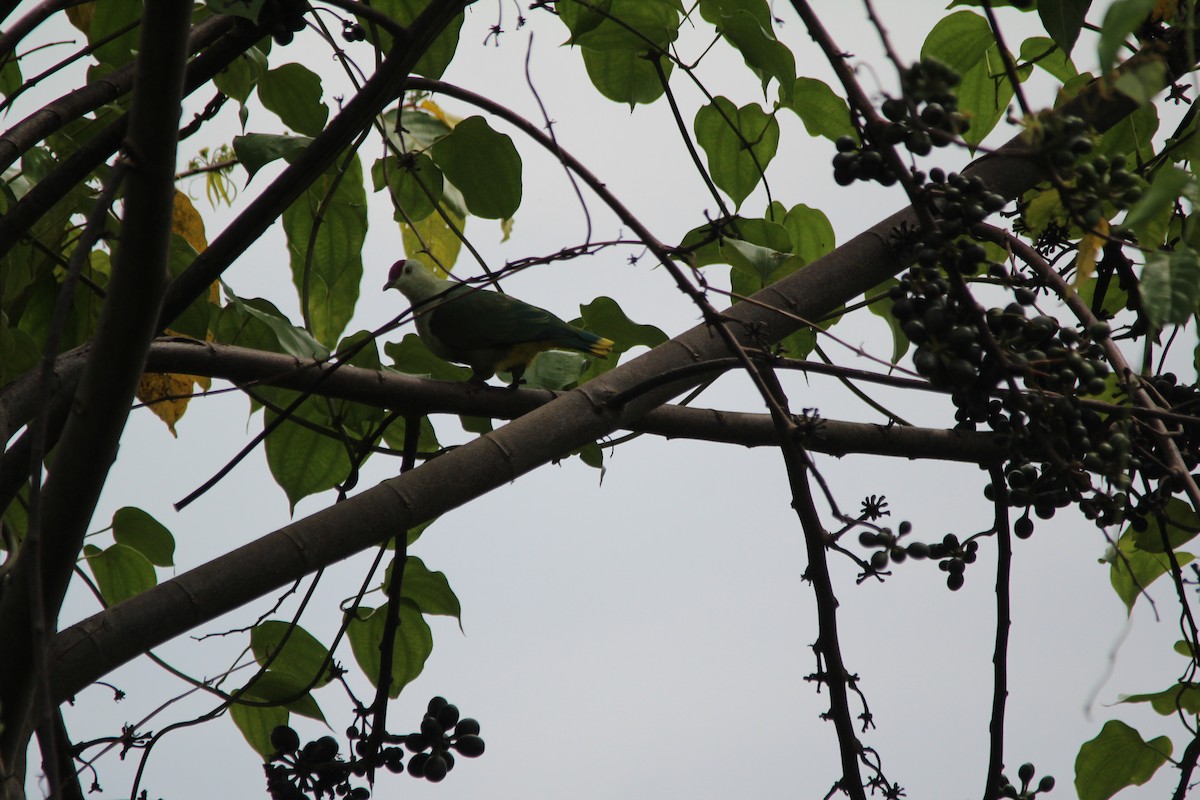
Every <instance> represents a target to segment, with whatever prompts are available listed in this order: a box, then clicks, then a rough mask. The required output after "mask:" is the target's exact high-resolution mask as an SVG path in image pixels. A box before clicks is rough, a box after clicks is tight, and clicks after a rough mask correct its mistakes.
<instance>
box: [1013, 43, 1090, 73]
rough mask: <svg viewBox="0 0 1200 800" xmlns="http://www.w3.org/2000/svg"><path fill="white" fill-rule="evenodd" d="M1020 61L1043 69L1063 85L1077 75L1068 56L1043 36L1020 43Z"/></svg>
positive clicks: (1073, 64) (1076, 70)
mask: <svg viewBox="0 0 1200 800" xmlns="http://www.w3.org/2000/svg"><path fill="white" fill-rule="evenodd" d="M1021 61H1022V62H1024V63H1026V64H1032V65H1033V66H1035V67H1038V68H1039V69H1044V70H1045V71H1046V72H1048V73H1050V74H1051V75H1053V76H1054V77H1055V78H1058V79H1059V80H1060V81H1062V82H1063V83H1066V82H1067V81H1069V80H1071V78H1074V77H1075V76H1076V75H1078V74H1079V70H1078V69H1076V68H1075V62H1073V61H1071V58H1070V56H1068V55H1067V54H1066V53H1064V52H1063V51H1062V48H1060V47H1059V46H1058V45H1056V44H1055V43H1054V40H1053V39H1047V38H1046V37H1045V36H1034V37H1032V38H1029V39H1026V40H1025V41H1023V42H1021Z"/></svg>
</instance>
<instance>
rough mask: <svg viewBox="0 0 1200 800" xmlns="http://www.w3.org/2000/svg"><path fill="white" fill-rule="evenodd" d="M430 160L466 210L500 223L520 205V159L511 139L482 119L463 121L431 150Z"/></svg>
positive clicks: (473, 118) (470, 118)
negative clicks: (455, 190) (460, 197)
mask: <svg viewBox="0 0 1200 800" xmlns="http://www.w3.org/2000/svg"><path fill="white" fill-rule="evenodd" d="M432 152H433V160H434V162H436V163H437V165H438V167H440V168H441V170H442V172H443V173H445V175H446V177H447V178H448V179H449V180H450V182H451V183H453V184H454V185H455V186H457V187H458V189H459V191H461V192H462V194H463V199H464V200H465V201H466V204H467V209H468V210H470V212H471V213H472V214H474V215H476V216H479V217H484V218H487V219H504V218H507V217H511V216H512V215H513V214H515V213H516V211H517V209H518V208H519V207H520V205H521V156H520V154H518V153H517V148H516V147H514V146H513V143H512V139H510V138H509V137H508V136H507V135H505V134H503V133H498V132H496V131H495V130H492V127H491V126H490V125H488V123H487V120H485V119H484V118H483V117H478V116H476V117H467V118H466V119H464V120H463V121H462V122H460V123H458V125H456V126H455V127H454V130H453V131H451V132H450V135H449V136H446V137H445V138H443V139H441V140H440V141H438V142H437V144H435V145H434V146H433V151H432Z"/></svg>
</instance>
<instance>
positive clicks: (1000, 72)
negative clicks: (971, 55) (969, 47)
mask: <svg viewBox="0 0 1200 800" xmlns="http://www.w3.org/2000/svg"><path fill="white" fill-rule="evenodd" d="M1032 71H1033V68H1032V67H1030V66H1028V65H1026V66H1024V67H1021V68H1020V69H1018V70H1017V77H1018V78H1019V79H1020V80H1022V81H1023V80H1025V79H1026V78H1027V77H1029V73H1031V72H1032ZM1012 96H1013V87H1012V81H1010V80H1009V78H1008V73H1007V72H1006V71H1005V69H1004V60H1003V59H1002V58H1001V56H1000V48H998V47H996V46H995V45H992V46H991V47H990V48H988V50H987V51H986V52H985V53H984V56H983V58H981V59H980V60H979V61H977V62H976V63H975V64H974V65H973V66H972V67H971V68H970V69H969V70H967V71H966V72H964V73H963V76H962V83H960V84H959V86H958V110H959V111H961V112H963V113H964V114H966V115H967V116H968V117H969V118H970V120H971V127H970V129H969V130H968V131H967V132H966V133H964V134H963V139H964V140H965V141H966V142H967V143H968V144H970V145H971V146H975V145H978V144H979V143H980V142H982V141H983V139H984V137H986V136H987V135H988V134H989V133H991V132H992V129H993V128H995V127H996V123H997V122H999V121H1000V118H1001V117H1003V116H1004V112H1005V111H1006V110H1007V109H1008V103H1009V101H1010V100H1012Z"/></svg>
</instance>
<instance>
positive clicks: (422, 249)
mask: <svg viewBox="0 0 1200 800" xmlns="http://www.w3.org/2000/svg"><path fill="white" fill-rule="evenodd" d="M442 211H444V212H445V213H446V216H447V217H449V218H450V219H451V220H452V221H453V222H454V224H455V225H456V226H458V229H459V230H460V231H461V230H463V228H464V227H465V225H466V223H467V220H466V218H465V217H460V216H459V215H458V214H456V213H455V212H454V211H453V210H452V209H450V208H447V207H446V205H445V204H444V203H443V204H442ZM400 239H401V241H402V242H404V252H405V253H407V254H408V255H410V256H415V255H418V254H420V255H421V256H422V257H423V258H424V260H425V261H427V262H428V263H429V265H430V266H432V267H434V268H435V269H437V268H438V267H440V268H441V269H442V270H443V271H445V272H446V273H449V272H450V269H451V267H453V266H454V262H455V261H456V260H457V259H458V251H459V250H461V249H462V240H461V239H459V237H458V234H457V233H455V232H454V230H452V229H451V228H450V226H449V225H447V224H446V220H444V219H442V215H441V214H430V215H429V216H428V217H426V218H425V219H423V220H421V221H420V222H416V223H414V224H412V225H409V224H407V223H404V222H402V223H400Z"/></svg>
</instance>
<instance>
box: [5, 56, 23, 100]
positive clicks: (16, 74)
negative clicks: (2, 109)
mask: <svg viewBox="0 0 1200 800" xmlns="http://www.w3.org/2000/svg"><path fill="white" fill-rule="evenodd" d="M23 85H25V78H24V77H23V76H22V75H21V63H20V62H19V61H17V59H16V58H15V57H14V56H11V55H10V56H9V57H7V58H5V59H4V66H2V67H0V94H2V95H4V96H5V97H12V95H13V94H14V93H15V92H16V91H17V90H18V89H20V88H21V87H22V86H23Z"/></svg>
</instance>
